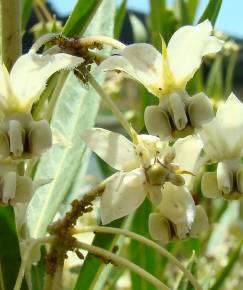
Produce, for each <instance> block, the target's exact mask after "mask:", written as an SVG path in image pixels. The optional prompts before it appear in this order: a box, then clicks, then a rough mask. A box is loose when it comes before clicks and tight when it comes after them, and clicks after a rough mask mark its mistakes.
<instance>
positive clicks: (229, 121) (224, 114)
mask: <svg viewBox="0 0 243 290" xmlns="http://www.w3.org/2000/svg"><path fill="white" fill-rule="evenodd" d="M216 119H217V121H218V123H219V124H220V127H221V128H222V129H221V132H222V134H224V137H225V143H226V145H227V147H228V148H229V150H231V153H232V154H234V155H236V156H239V155H240V152H241V150H242V147H243V130H242V128H243V103H242V102H241V101H240V100H239V99H238V98H237V97H236V96H235V95H234V94H233V93H232V94H231V95H230V96H229V97H228V99H227V101H226V102H225V104H223V105H221V106H220V107H219V109H218V111H217V114H216Z"/></svg>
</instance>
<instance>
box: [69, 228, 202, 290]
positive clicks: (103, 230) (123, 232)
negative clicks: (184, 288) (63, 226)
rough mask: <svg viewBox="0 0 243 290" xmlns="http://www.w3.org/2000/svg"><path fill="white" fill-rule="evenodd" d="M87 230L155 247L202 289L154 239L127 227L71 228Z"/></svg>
mask: <svg viewBox="0 0 243 290" xmlns="http://www.w3.org/2000/svg"><path fill="white" fill-rule="evenodd" d="M87 232H99V233H107V234H119V235H124V236H127V237H129V238H131V239H134V240H137V241H139V242H140V243H143V244H144V245H146V246H149V247H151V248H153V249H155V250H156V251H157V252H158V253H159V254H161V255H162V256H164V257H166V258H167V259H168V260H169V261H170V262H171V263H173V264H174V265H176V266H177V267H178V268H179V269H180V270H181V271H182V272H183V273H184V275H185V276H186V277H187V279H188V280H189V281H190V283H191V284H192V286H193V287H194V289H196V290H202V288H201V286H200V285H199V284H198V282H197V280H196V279H195V277H194V276H193V275H192V274H191V273H190V272H189V271H188V270H187V269H186V268H185V267H184V266H183V265H182V263H181V262H180V261H179V260H177V259H176V258H175V257H174V256H173V255H172V254H171V253H170V252H168V251H167V250H166V249H164V248H162V247H161V246H160V245H158V244H157V243H155V242H153V241H152V240H149V239H147V238H145V237H143V236H141V235H138V234H136V233H133V232H131V231H128V230H125V229H118V228H111V227H101V226H90V227H82V228H74V229H72V230H71V233H72V234H73V235H75V234H80V233H87Z"/></svg>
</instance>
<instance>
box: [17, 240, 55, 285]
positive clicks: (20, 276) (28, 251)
mask: <svg viewBox="0 0 243 290" xmlns="http://www.w3.org/2000/svg"><path fill="white" fill-rule="evenodd" d="M54 240H55V237H45V238H40V239H36V240H34V241H33V242H31V243H30V245H29V248H28V249H26V251H25V253H24V255H23V257H22V260H21V265H20V268H19V273H18V276H17V280H16V282H15V286H14V289H13V290H20V289H21V285H22V281H23V278H24V274H25V269H26V267H27V264H28V261H29V258H30V256H31V251H32V250H33V249H34V247H36V246H38V245H41V244H46V243H53V242H54Z"/></svg>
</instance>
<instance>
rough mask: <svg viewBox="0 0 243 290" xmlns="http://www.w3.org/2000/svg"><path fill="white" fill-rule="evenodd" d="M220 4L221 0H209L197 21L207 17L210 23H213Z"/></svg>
mask: <svg viewBox="0 0 243 290" xmlns="http://www.w3.org/2000/svg"><path fill="white" fill-rule="evenodd" d="M221 4H222V0H209V2H208V5H207V7H206V8H205V10H204V12H203V14H202V16H201V17H200V19H199V21H198V23H200V22H203V21H204V20H206V19H208V20H210V21H211V23H212V25H214V24H215V22H216V20H217V17H218V14H219V10H220V8H221Z"/></svg>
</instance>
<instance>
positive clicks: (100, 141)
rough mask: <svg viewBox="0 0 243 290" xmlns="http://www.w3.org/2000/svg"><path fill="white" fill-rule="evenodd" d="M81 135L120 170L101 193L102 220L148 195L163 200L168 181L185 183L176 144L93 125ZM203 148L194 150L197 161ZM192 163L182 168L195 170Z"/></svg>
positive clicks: (118, 214)
mask: <svg viewBox="0 0 243 290" xmlns="http://www.w3.org/2000/svg"><path fill="white" fill-rule="evenodd" d="M82 138H83V139H84V141H85V142H86V143H87V145H88V146H89V147H90V148H91V149H92V150H93V151H94V152H95V153H96V154H97V155H98V156H100V157H101V158H102V159H104V160H105V161H106V162H107V163H108V164H109V165H110V166H112V167H113V168H115V169H116V170H118V172H117V173H116V174H115V175H114V176H113V177H112V178H111V180H110V181H109V182H108V184H107V185H106V188H105V191H104V193H103V194H102V197H101V220H102V223H103V224H106V223H109V222H111V221H112V220H115V219H117V218H120V217H123V216H125V215H128V214H130V213H131V212H133V211H134V210H135V209H136V208H137V207H138V206H139V205H140V204H141V203H142V202H143V201H144V199H145V197H146V196H147V197H148V198H149V199H150V200H151V202H152V203H153V204H154V205H158V204H160V202H161V199H162V195H163V193H162V191H163V185H164V184H165V182H170V183H172V184H174V185H182V184H184V179H183V178H182V176H181V175H179V174H178V173H179V172H180V173H183V172H182V171H178V168H179V166H178V165H177V164H175V163H174V162H173V163H172V161H173V160H174V159H175V156H176V151H175V148H173V147H168V146H167V145H166V144H165V143H162V142H161V141H160V139H159V138H157V137H154V136H150V135H136V140H135V141H134V143H132V142H130V141H129V140H128V139H126V138H125V137H124V136H122V135H120V134H117V133H113V132H110V131H107V130H104V129H100V128H93V129H90V130H87V131H86V132H85V133H84V134H83V136H82ZM191 138H195V137H192V136H190V137H188V138H185V139H184V142H187V141H188V142H191ZM197 145H198V144H197V143H196V142H195V146H197ZM178 148H180V147H178ZM200 151H201V147H200V148H199V149H198V150H197V154H194V153H196V150H195V151H194V153H193V154H192V156H191V157H192V159H193V158H194V162H195V161H196V160H197V158H198V155H199V153H200ZM192 163H193V162H192ZM192 163H191V164H189V167H188V168H183V169H185V170H186V171H187V170H188V171H192V170H193V169H194V167H193V164H192Z"/></svg>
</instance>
